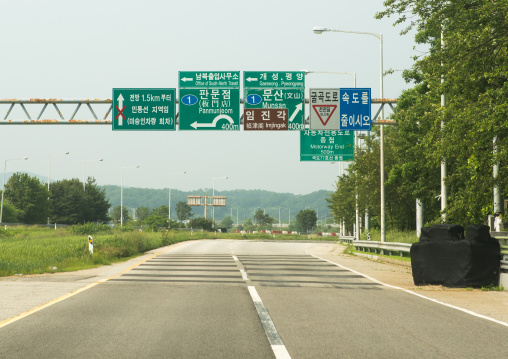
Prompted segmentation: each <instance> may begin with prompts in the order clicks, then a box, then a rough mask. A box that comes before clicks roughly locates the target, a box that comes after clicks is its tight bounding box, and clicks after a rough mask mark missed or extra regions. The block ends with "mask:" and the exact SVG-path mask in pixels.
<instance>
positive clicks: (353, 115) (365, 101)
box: [340, 88, 372, 131]
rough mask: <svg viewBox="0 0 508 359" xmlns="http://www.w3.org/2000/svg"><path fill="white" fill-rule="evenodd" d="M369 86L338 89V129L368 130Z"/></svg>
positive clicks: (369, 111) (369, 116) (369, 113)
mask: <svg viewBox="0 0 508 359" xmlns="http://www.w3.org/2000/svg"><path fill="white" fill-rule="evenodd" d="M371 119H372V116H371V95H370V88H341V89H340V129H341V130H344V131H347V130H353V131H370V127H371Z"/></svg>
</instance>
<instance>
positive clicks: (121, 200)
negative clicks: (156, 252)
mask: <svg viewBox="0 0 508 359" xmlns="http://www.w3.org/2000/svg"><path fill="white" fill-rule="evenodd" d="M124 168H139V166H127V167H122V168H121V172H122V176H121V179H120V227H123V170H124Z"/></svg>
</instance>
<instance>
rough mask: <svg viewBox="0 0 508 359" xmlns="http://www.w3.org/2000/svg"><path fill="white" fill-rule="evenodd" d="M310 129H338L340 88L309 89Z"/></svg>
mask: <svg viewBox="0 0 508 359" xmlns="http://www.w3.org/2000/svg"><path fill="white" fill-rule="evenodd" d="M309 94H310V96H309V99H310V100H309V107H310V109H309V111H310V120H309V122H310V125H309V127H310V129H311V130H340V102H339V100H340V97H339V95H340V89H310V91H309Z"/></svg>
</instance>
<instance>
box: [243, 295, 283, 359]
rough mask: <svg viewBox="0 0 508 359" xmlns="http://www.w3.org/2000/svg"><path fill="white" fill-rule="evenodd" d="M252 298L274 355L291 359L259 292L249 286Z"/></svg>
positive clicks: (279, 358)
mask: <svg viewBox="0 0 508 359" xmlns="http://www.w3.org/2000/svg"><path fill="white" fill-rule="evenodd" d="M247 289H248V290H249V293H250V296H251V297H252V301H253V302H254V306H255V307H256V311H257V312H258V316H259V319H260V320H261V325H262V326H263V329H264V330H265V334H266V337H267V338H268V342H269V343H270V346H271V348H272V351H273V354H275V358H276V359H291V356H290V355H289V353H288V351H287V349H286V346H285V345H284V343H283V342H282V339H281V338H280V336H279V333H278V332H277V328H275V324H273V321H272V318H271V317H270V314H269V313H268V310H267V309H266V307H265V305H264V304H263V301H262V300H261V297H260V296H259V294H258V291H257V290H256V288H255V287H253V286H248V287H247Z"/></svg>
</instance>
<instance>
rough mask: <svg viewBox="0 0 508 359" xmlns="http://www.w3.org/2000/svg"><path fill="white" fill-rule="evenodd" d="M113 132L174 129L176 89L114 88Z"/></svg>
mask: <svg viewBox="0 0 508 359" xmlns="http://www.w3.org/2000/svg"><path fill="white" fill-rule="evenodd" d="M112 124H113V131H129V130H131V131H132V130H134V131H174V130H175V129H176V89H174V88H114V89H113V120H112Z"/></svg>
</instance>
